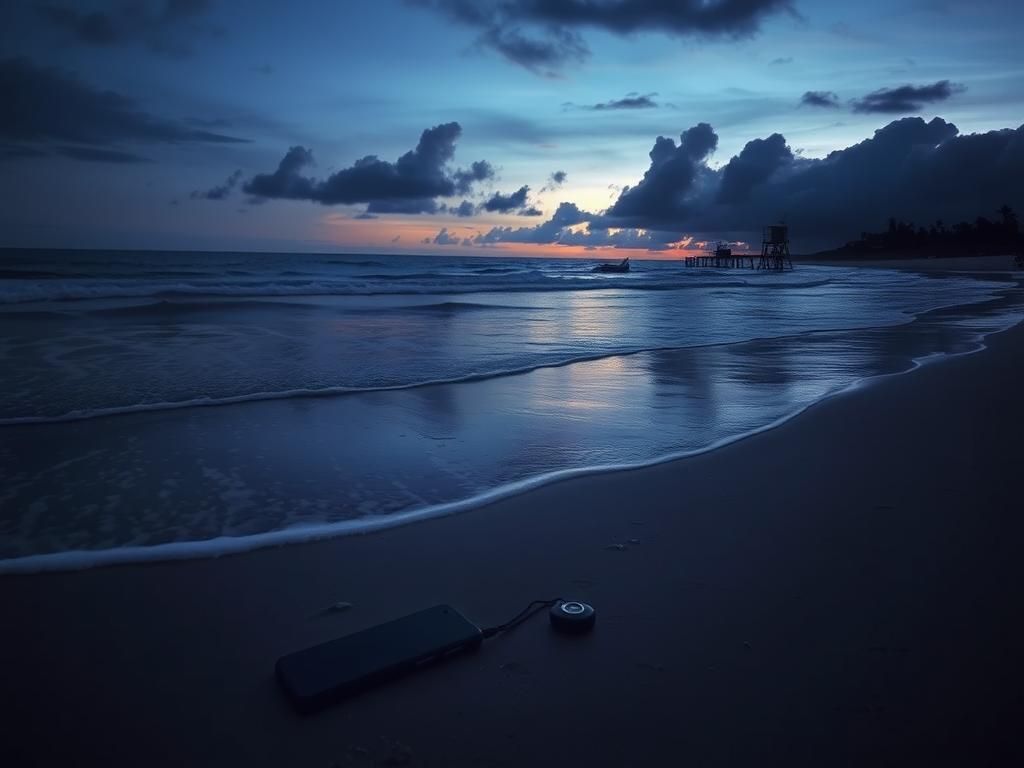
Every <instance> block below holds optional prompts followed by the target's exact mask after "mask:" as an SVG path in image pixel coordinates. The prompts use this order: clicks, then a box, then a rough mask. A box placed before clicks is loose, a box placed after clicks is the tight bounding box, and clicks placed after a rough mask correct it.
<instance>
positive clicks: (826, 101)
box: [800, 91, 839, 107]
mask: <svg viewBox="0 0 1024 768" xmlns="http://www.w3.org/2000/svg"><path fill="white" fill-rule="evenodd" d="M800 103H801V104H806V105H807V106H809V107H838V106H839V97H838V96H837V95H836V94H835V93H833V92H832V91H805V92H804V95H803V96H801V97H800Z"/></svg>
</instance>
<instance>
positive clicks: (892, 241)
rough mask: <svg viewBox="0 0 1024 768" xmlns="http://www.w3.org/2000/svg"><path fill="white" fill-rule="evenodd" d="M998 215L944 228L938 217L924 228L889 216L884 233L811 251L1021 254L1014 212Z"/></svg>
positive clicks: (882, 255)
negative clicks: (823, 249)
mask: <svg viewBox="0 0 1024 768" xmlns="http://www.w3.org/2000/svg"><path fill="white" fill-rule="evenodd" d="M996 213H997V214H998V218H996V219H989V218H987V217H986V216H978V217H977V218H975V220H974V222H973V223H972V222H969V221H961V222H960V223H958V224H953V225H952V226H950V227H947V226H946V224H945V222H943V221H942V220H941V219H939V220H936V221H935V222H934V223H933V224H930V225H929V226H927V227H924V226H915V224H914V223H913V222H908V221H902V220H900V219H896V218H890V219H889V226H888V228H887V229H886V230H885V231H884V232H862V233H861V236H860V239H858V240H851V241H850V242H848V243H846V245H843V246H840V247H839V248H833V249H831V250H827V251H820V252H818V253H816V254H814V258H817V259H829V258H833V259H851V258H865V259H906V258H938V257H943V256H998V255H1005V254H1012V255H1015V256H1017V257H1018V258H1020V257H1021V255H1022V254H1024V235H1022V234H1021V231H1020V224H1019V222H1018V221H1017V214H1016V213H1015V212H1014V210H1013V209H1012V208H1011V207H1010V206H1008V205H1004V206H1002V207H1001V208H1000V209H999V210H998V211H997V212H996Z"/></svg>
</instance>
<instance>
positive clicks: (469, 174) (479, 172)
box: [455, 160, 494, 195]
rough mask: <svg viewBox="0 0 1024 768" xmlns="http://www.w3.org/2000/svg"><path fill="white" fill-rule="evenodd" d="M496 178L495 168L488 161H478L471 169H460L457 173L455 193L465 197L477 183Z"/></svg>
mask: <svg viewBox="0 0 1024 768" xmlns="http://www.w3.org/2000/svg"><path fill="white" fill-rule="evenodd" d="M493 178H494V166H492V165H491V164H490V163H488V162H487V161H486V160H477V161H476V162H475V163H472V164H471V165H470V166H469V168H466V169H463V168H460V169H459V170H457V171H456V172H455V191H456V192H457V193H459V194H460V195H465V194H467V193H468V192H469V190H470V188H471V187H472V186H473V184H474V183H475V182H478V181H487V180H488V179H493Z"/></svg>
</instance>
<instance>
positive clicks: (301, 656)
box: [277, 605, 482, 712]
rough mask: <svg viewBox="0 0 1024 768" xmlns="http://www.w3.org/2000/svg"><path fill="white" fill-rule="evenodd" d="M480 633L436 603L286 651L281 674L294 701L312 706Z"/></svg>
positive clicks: (465, 644)
mask: <svg viewBox="0 0 1024 768" xmlns="http://www.w3.org/2000/svg"><path fill="white" fill-rule="evenodd" d="M481 639H482V636H481V633H480V629H479V628H478V627H477V626H475V625H474V624H472V623H470V622H469V621H468V620H467V619H466V618H465V617H464V616H463V615H462V614H461V613H459V612H458V611H456V610H455V609H454V608H452V607H451V606H448V605H438V606H435V607H433V608H428V609H426V610H424V611H419V612H418V613H413V614H410V615H409V616H404V617H402V618H401V619H395V620H394V621H389V622H388V623H386V624H379V625H377V626H376V627H370V628H369V629H364V630H363V631H362V632H356V633H355V634H352V635H347V636H346V637H340V638H338V639H337V640H331V641H329V642H326V643H323V644H322V645H316V646H313V647H312V648H307V649H306V650H304V651H298V652H296V653H292V654H289V655H288V656H282V657H281V658H280V659H278V661H277V677H278V680H279V681H280V683H281V685H282V687H284V689H285V691H286V692H287V693H288V695H289V697H290V698H291V699H292V702H293V703H294V704H295V706H296V707H297V708H298V709H299V710H300V711H303V712H309V711H313V710H315V709H319V708H321V707H323V706H326V705H327V704H330V703H332V702H334V701H337V700H338V699H341V698H344V697H345V696H347V695H350V694H352V693H355V692H357V691H359V690H361V689H363V688H366V687H369V686H371V685H374V684H375V683H378V682H381V681H383V680H385V679H389V678H393V677H397V676H399V675H402V674H405V673H408V672H411V671H413V670H414V669H416V667H418V666H420V665H423V664H426V663H428V662H431V661H434V660H437V659H439V658H440V657H441V656H443V655H445V654H448V653H453V652H455V651H459V650H468V649H469V648H474V647H476V646H477V645H479V644H480V641H481Z"/></svg>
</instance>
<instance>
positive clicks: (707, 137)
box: [608, 123, 718, 227]
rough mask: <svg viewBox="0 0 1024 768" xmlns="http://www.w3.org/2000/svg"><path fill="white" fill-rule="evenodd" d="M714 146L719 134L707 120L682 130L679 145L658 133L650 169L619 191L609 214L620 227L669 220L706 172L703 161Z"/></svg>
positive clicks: (716, 143)
mask: <svg viewBox="0 0 1024 768" xmlns="http://www.w3.org/2000/svg"><path fill="white" fill-rule="evenodd" d="M717 146H718V136H717V134H716V133H715V132H714V131H713V130H712V129H711V126H710V125H708V124H707V123H699V124H697V125H695V126H694V127H693V128H690V129H688V130H686V131H684V132H683V134H682V135H681V136H680V137H679V146H678V147H677V146H676V144H675V142H674V141H673V140H672V139H667V138H665V137H664V136H659V137H658V138H657V140H656V141H655V142H654V147H653V148H652V149H651V151H650V158H651V166H650V168H648V169H647V172H646V173H644V177H643V178H642V179H641V180H640V181H639V182H638V183H637V184H636V186H633V187H626V188H625V189H623V190H622V194H620V195H619V199H618V200H616V201H615V204H614V205H612V207H611V208H610V209H609V210H608V216H609V217H613V218H615V219H619V220H622V222H623V224H622V226H641V227H644V226H647V222H649V221H652V220H653V221H659V222H661V221H666V220H670V219H671V218H672V217H673V216H674V215H676V213H677V211H678V210H679V207H680V205H681V204H682V201H683V199H684V198H685V197H686V196H687V195H688V194H690V192H691V191H692V189H693V188H694V186H695V185H697V184H698V182H699V181H700V176H701V175H702V174H704V173H707V172H708V169H707V166H706V165H705V161H706V160H707V157H708V155H710V154H711V153H712V152H714V150H715V148H716V147H717Z"/></svg>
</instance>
